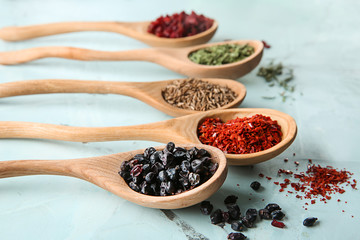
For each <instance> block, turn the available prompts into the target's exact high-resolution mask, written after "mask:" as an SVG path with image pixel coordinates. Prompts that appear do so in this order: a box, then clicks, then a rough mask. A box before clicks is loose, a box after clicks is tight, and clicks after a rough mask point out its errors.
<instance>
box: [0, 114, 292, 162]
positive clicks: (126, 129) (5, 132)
mask: <svg viewBox="0 0 360 240" xmlns="http://www.w3.org/2000/svg"><path fill="white" fill-rule="evenodd" d="M255 114H262V115H265V116H269V117H270V118H271V119H273V120H276V121H277V122H278V124H279V125H280V126H281V131H282V133H283V136H282V140H281V142H280V143H278V144H277V145H275V146H273V147H271V148H269V149H267V150H264V151H260V152H256V153H248V154H225V156H226V158H227V159H228V164H229V165H252V164H256V163H259V162H263V161H266V160H269V159H272V158H274V157H275V156H277V155H279V154H280V153H282V152H283V151H284V150H285V149H286V148H288V147H289V146H290V145H291V143H292V142H293V141H294V139H295V137H296V134H297V126H296V122H295V120H294V119H293V118H292V117H291V116H289V115H288V114H285V113H282V112H280V111H277V110H273V109H262V108H243V109H226V110H214V111H208V112H204V113H197V114H191V115H187V116H183V117H178V118H174V119H170V120H166V121H161V122H155V123H150V124H142V125H135V126H123V127H69V126H59V125H53V124H43V123H30V122H0V138H38V139H54V140H62V141H72V142H103V141H118V140H149V141H156V142H163V143H167V142H170V141H172V142H175V143H176V144H190V143H191V144H201V143H200V141H199V139H198V137H197V127H198V125H199V124H201V123H202V121H203V120H204V119H205V118H216V117H218V118H220V119H221V120H222V121H227V120H230V119H234V118H236V117H250V116H253V115H255Z"/></svg>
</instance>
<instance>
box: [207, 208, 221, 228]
mask: <svg viewBox="0 0 360 240" xmlns="http://www.w3.org/2000/svg"><path fill="white" fill-rule="evenodd" d="M210 220H211V223H212V224H219V223H222V222H224V219H223V214H222V211H221V209H217V210H215V211H214V212H213V213H212V214H211V215H210Z"/></svg>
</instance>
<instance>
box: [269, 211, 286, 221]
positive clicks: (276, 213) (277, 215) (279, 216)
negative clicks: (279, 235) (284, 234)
mask: <svg viewBox="0 0 360 240" xmlns="http://www.w3.org/2000/svg"><path fill="white" fill-rule="evenodd" d="M271 217H272V219H276V220H281V219H283V218H284V217H285V214H284V213H283V212H282V211H281V210H274V211H272V212H271Z"/></svg>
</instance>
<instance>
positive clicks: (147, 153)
mask: <svg viewBox="0 0 360 240" xmlns="http://www.w3.org/2000/svg"><path fill="white" fill-rule="evenodd" d="M155 152H156V149H155V148H153V147H148V148H147V149H145V151H144V157H145V158H147V159H149V158H150V156H151V155H153V153H155Z"/></svg>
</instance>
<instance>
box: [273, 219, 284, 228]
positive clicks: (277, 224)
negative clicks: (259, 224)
mask: <svg viewBox="0 0 360 240" xmlns="http://www.w3.org/2000/svg"><path fill="white" fill-rule="evenodd" d="M271 225H273V226H274V227H277V228H284V227H285V224H284V223H283V222H279V221H276V220H275V219H273V220H272V222H271Z"/></svg>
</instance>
